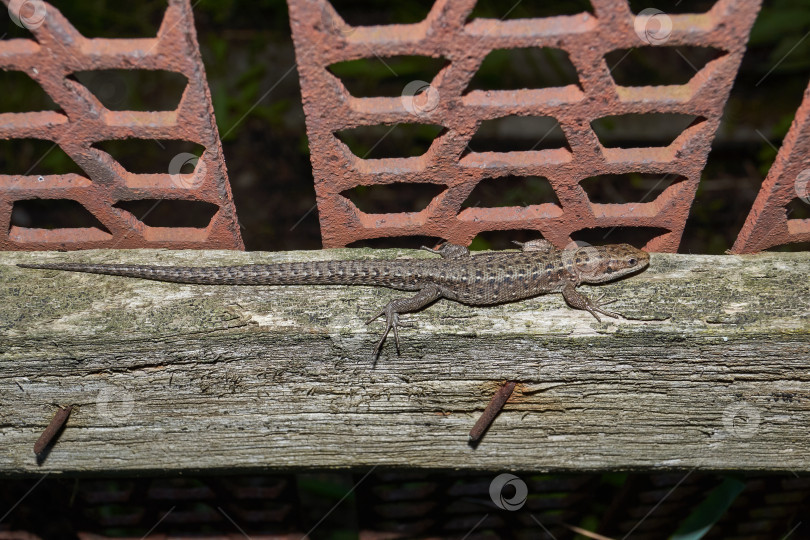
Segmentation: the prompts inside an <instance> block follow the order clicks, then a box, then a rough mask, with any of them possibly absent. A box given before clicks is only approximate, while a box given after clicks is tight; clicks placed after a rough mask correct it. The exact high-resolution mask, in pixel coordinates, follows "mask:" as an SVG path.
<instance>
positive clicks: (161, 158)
mask: <svg viewBox="0 0 810 540" xmlns="http://www.w3.org/2000/svg"><path fill="white" fill-rule="evenodd" d="M92 147H93V148H97V149H98V150H102V151H104V152H107V153H108V154H110V155H111V156H112V157H113V159H115V160H116V161H118V163H120V164H121V166H122V167H124V169H126V170H127V171H129V172H131V173H137V174H146V173H171V174H180V173H182V174H188V173H190V172H192V170H193V168H192V166H191V164H187V165H184V167H183V169H182V170H180V171H169V165H170V163H171V161H172V159H173V158H174V157H175V156H177V155H179V154H184V153H188V154H193V155H195V156H202V154H203V152H204V151H205V147H204V146H202V145H199V144H197V143H193V142H190V141H181V140H164V139H122V140H110V141H100V142H97V143H95V144H94V145H93V146H92Z"/></svg>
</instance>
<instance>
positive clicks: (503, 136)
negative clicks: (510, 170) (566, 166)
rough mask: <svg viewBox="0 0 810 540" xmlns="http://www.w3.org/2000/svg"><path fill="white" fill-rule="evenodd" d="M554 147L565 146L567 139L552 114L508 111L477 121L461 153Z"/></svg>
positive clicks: (566, 146)
mask: <svg viewBox="0 0 810 540" xmlns="http://www.w3.org/2000/svg"><path fill="white" fill-rule="evenodd" d="M558 148H565V149H568V140H567V139H566V138H565V134H564V133H563V131H562V128H560V123H559V122H557V119H556V118H552V117H550V116H516V115H510V116H503V117H501V118H494V119H492V120H485V121H483V122H481V126H480V127H479V128H478V130H477V131H476V132H475V135H473V136H472V139H470V142H469V144H468V145H467V151H465V152H464V153H463V154H462V155H463V156H464V155H467V154H468V153H469V152H512V151H518V152H520V151H529V150H549V149H558ZM569 150H570V149H569Z"/></svg>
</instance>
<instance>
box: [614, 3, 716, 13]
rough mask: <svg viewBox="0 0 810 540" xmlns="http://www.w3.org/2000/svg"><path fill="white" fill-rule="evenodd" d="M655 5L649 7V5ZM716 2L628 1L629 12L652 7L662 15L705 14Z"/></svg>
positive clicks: (638, 11)
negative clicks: (661, 12) (662, 13)
mask: <svg viewBox="0 0 810 540" xmlns="http://www.w3.org/2000/svg"><path fill="white" fill-rule="evenodd" d="M653 3H654V4H655V5H654V6H651V5H650V4H653ZM716 3H717V0H656V1H655V2H650V0H630V11H632V12H633V13H640V12H641V11H643V10H644V9H647V8H649V7H654V8H655V9H659V10H661V11H663V12H664V13H705V12H706V11H709V10H710V9H712V7H714V4H716Z"/></svg>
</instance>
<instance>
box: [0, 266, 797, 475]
mask: <svg viewBox="0 0 810 540" xmlns="http://www.w3.org/2000/svg"><path fill="white" fill-rule="evenodd" d="M404 255H407V256H416V257H421V256H430V255H428V254H426V253H419V252H409V251H401V252H400V251H396V250H390V251H377V252H371V251H367V250H331V251H323V252H293V253H238V252H224V251H180V252H170V251H160V250H148V251H147V250H143V251H87V252H75V253H52V252H48V253H2V254H0V298H2V299H3V302H2V304H0V474H16V473H30V472H34V471H65V472H113V471H116V472H118V471H155V470H198V469H207V470H210V469H229V470H234V469H265V468H273V469H291V468H310V467H318V468H320V467H328V468H331V467H338V468H340V467H368V466H373V465H381V466H397V467H400V466H401V467H427V468H462V469H463V468H467V469H527V470H529V469H530V470H535V471H539V470H577V471H582V470H603V469H636V470H641V469H645V470H650V469H667V468H686V469H691V468H700V469H741V470H779V471H784V470H794V471H805V472H806V471H808V470H810V435H808V430H807V425H808V421H809V420H810V389H809V388H808V380H810V369H808V362H809V359H810V280H808V276H807V272H808V268H810V264H808V263H810V254H807V253H801V254H775V253H770V254H763V255H756V256H685V255H659V254H655V255H653V258H652V263H651V266H650V268H649V269H648V270H647V271H646V272H644V273H643V274H641V275H639V276H636V277H633V278H632V279H629V280H625V281H622V282H619V283H615V284H611V285H608V286H605V287H604V288H602V287H599V289H602V290H603V291H605V292H607V297H608V298H616V299H618V301H617V302H616V303H615V304H612V305H611V307H612V308H615V309H616V310H618V311H620V312H622V313H624V314H625V315H627V316H628V317H629V318H628V319H627V320H618V321H616V320H606V321H604V322H602V323H598V322H597V321H596V320H594V319H593V318H592V317H591V316H590V315H588V314H587V313H584V312H577V311H573V310H571V309H569V308H568V307H566V306H565V305H564V302H563V300H562V298H561V297H559V295H553V296H547V297H540V298H537V299H534V300H530V301H525V302H520V303H515V304H507V305H503V306H498V307H493V308H469V307H466V306H461V305H458V304H455V303H451V302H447V301H441V302H439V303H437V304H435V305H434V306H432V307H430V308H428V309H427V310H425V311H423V312H421V313H419V314H415V315H409V316H407V320H408V321H410V322H412V323H413V324H414V325H415V327H414V328H406V329H403V331H402V336H401V337H402V339H403V351H402V353H403V354H402V356H401V357H397V356H396V354H395V352H394V348H393V343H388V344H387V345H386V347H385V350H384V354H383V355H382V356H381V358H380V359H379V361H378V362H377V363H376V365H375V364H374V363H372V360H371V358H370V351H371V349H372V347H373V344H374V342H375V340H376V338H377V337H378V335H379V332H380V330H381V324H380V323H374V324H372V325H370V326H366V325H364V324H363V320H364V319H365V318H366V317H367V316H368V315H369V314H371V313H372V312H373V311H374V310H375V309H376V308H378V307H379V306H381V305H382V304H384V303H385V302H386V301H387V300H389V299H390V298H392V297H394V296H396V295H401V294H402V293H399V292H396V291H390V290H386V289H375V288H366V287H335V286H331V287H313V288H305V287H245V286H242V287H235V286H234V287H231V286H219V287H212V286H193V285H177V284H164V283H157V282H149V281H142V280H136V279H126V278H119V277H106V276H92V275H85V274H71V273H61V272H54V271H38V270H23V269H20V268H17V267H16V266H14V264H15V263H17V262H23V261H34V260H37V261H42V260H51V261H55V260H70V261H94V262H131V263H156V264H191V265H218V264H231V263H239V264H246V263H254V262H270V261H282V260H305V259H316V258H349V257H369V256H375V257H395V256H404ZM596 289H597V288H596V287H582V290H583V291H585V292H586V294H591V295H596V294H597V292H601V291H597V290H596ZM507 379H509V380H517V381H519V382H520V384H519V385H518V387H517V389H516V390H515V393H514V394H513V396H512V398H511V399H510V401H509V402H508V403H507V405H506V408H505V410H504V412H503V413H502V414H501V415H500V416H499V417H498V418H497V420H496V421H495V424H494V425H493V427H492V428H491V429H490V431H489V432H488V433H487V435H486V436H485V437H484V439H483V441H482V443H481V444H480V446H478V447H477V448H471V447H470V446H469V445H468V444H467V433H468V431H469V429H470V428H471V427H472V425H473V424H474V422H475V420H476V419H477V417H478V415H480V413H481V411H482V410H483V408H484V407H485V406H486V404H487V402H488V401H489V398H490V397H491V395H492V393H493V392H494V390H495V389H496V388H497V387H498V385H499V384H500V383H501V382H502V381H504V380H507ZM52 403H59V404H62V405H68V404H79V407H78V409H77V410H74V411H73V413H72V415H71V417H70V420H69V421H68V424H67V428H66V430H65V431H64V433H63V434H62V436H61V438H60V440H59V441H58V443H57V444H56V446H55V447H54V449H53V450H52V452H51V453H50V454H49V455H48V457H47V459H46V460H45V461H44V462H43V463H42V464H37V461H36V458H35V455H34V452H33V444H34V442H35V441H36V440H37V438H38V437H39V434H40V433H41V432H42V430H43V429H44V428H45V427H46V426H47V424H48V422H49V421H50V419H51V418H52V417H53V414H54V411H55V408H54V406H53V405H51V404H52Z"/></svg>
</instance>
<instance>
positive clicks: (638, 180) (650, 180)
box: [580, 173, 686, 204]
mask: <svg viewBox="0 0 810 540" xmlns="http://www.w3.org/2000/svg"><path fill="white" fill-rule="evenodd" d="M684 180H686V177H685V176H680V175H677V174H645V173H628V174H603V175H599V176H591V177H588V178H586V179H585V180H582V181H580V185H581V186H582V189H584V190H585V193H587V194H588V199H589V200H590V201H591V202H592V203H596V204H622V203H628V202H641V203H644V202H651V201H654V200H655V199H656V198H657V197H658V196H659V195H661V193H663V192H664V190H666V189H667V188H669V187H670V186H672V185H674V184H677V183H680V182H683V181H684Z"/></svg>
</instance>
